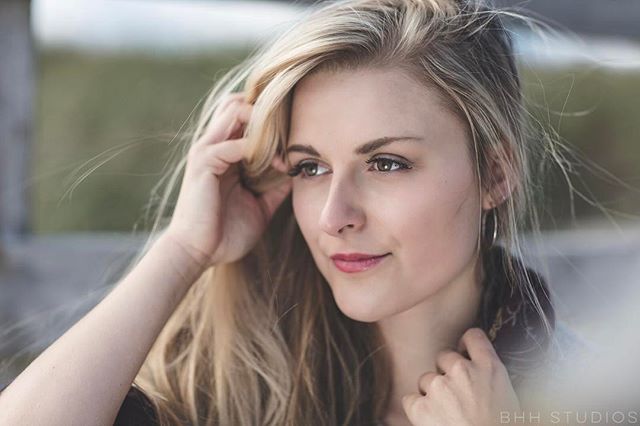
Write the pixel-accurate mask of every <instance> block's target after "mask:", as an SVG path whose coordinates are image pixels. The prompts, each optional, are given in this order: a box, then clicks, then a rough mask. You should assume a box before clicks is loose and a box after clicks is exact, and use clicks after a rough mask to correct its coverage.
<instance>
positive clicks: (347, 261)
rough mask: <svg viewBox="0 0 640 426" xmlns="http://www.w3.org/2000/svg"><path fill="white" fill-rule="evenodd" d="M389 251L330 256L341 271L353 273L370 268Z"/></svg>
mask: <svg viewBox="0 0 640 426" xmlns="http://www.w3.org/2000/svg"><path fill="white" fill-rule="evenodd" d="M390 254H391V253H386V254H383V255H370V254H363V253H337V254H334V255H333V256H331V260H333V264H334V265H336V268H338V269H339V270H341V271H342V272H347V273H354V272H362V271H366V270H368V269H371V268H373V267H375V266H376V265H378V264H379V263H380V262H382V261H383V260H384V259H385V258H386V257H387V256H389V255H390Z"/></svg>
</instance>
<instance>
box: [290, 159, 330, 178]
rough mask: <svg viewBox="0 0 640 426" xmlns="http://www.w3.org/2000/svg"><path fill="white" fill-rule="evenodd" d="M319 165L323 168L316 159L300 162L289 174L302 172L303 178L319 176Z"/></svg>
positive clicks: (294, 174)
mask: <svg viewBox="0 0 640 426" xmlns="http://www.w3.org/2000/svg"><path fill="white" fill-rule="evenodd" d="M318 167H320V168H322V166H320V165H319V164H318V163H316V162H315V161H305V162H301V163H298V164H297V165H296V166H295V167H294V168H293V169H291V170H290V171H289V176H297V175H299V174H300V173H302V178H303V179H304V178H308V177H315V176H318V174H317V172H318Z"/></svg>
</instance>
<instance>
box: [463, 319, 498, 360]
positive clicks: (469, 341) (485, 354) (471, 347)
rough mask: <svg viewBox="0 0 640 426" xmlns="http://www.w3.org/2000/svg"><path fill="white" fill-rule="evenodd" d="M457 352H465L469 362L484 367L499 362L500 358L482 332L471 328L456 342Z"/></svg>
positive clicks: (476, 328)
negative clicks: (469, 359)
mask: <svg viewBox="0 0 640 426" xmlns="http://www.w3.org/2000/svg"><path fill="white" fill-rule="evenodd" d="M458 351H459V352H465V351H466V352H467V353H468V354H469V358H471V361H474V362H478V363H480V364H483V365H486V364H490V363H494V362H496V361H498V362H500V357H498V354H497V353H496V350H495V348H494V347H493V344H492V343H491V341H490V340H489V337H488V336H487V335H486V333H485V332H484V330H482V329H481V328H478V327H472V328H470V329H468V330H467V331H465V332H464V334H463V335H462V337H461V338H460V341H459V342H458Z"/></svg>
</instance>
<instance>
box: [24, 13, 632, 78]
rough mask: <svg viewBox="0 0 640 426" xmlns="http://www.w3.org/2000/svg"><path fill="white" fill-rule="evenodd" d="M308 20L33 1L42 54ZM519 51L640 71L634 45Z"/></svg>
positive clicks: (163, 47) (233, 33)
mask: <svg viewBox="0 0 640 426" xmlns="http://www.w3.org/2000/svg"><path fill="white" fill-rule="evenodd" d="M304 12H305V9H304V8H303V7H300V6H294V5H290V4H283V3H278V2H260V1H240V0H235V1H231V0H226V1H215V0H209V1H207V0H179V1H178V0H33V11H32V21H33V28H34V33H35V37H36V40H37V42H38V43H39V44H40V45H42V46H44V47H54V46H57V47H65V48H70V49H78V50H83V49H84V50H91V51H108V52H111V51H117V52H119V51H144V52H146V53H152V54H185V53H189V52H203V51H204V52H207V51H215V50H216V49H220V47H234V46H240V47H244V46H248V45H254V44H256V43H260V42H261V41H264V40H266V39H268V38H269V37H270V36H271V35H273V34H274V33H277V32H279V31H282V30H284V29H286V28H287V27H288V26H290V25H292V24H293V23H294V22H295V21H296V19H299V18H300V17H302V16H303V14H304ZM516 50H517V53H518V55H520V56H521V58H522V59H523V60H525V61H528V62H530V63H544V64H546V65H549V66H553V65H559V66H563V65H567V64H568V63H572V62H573V63H576V62H577V63H589V62H596V63H597V64H598V65H600V66H604V67H612V68H634V69H636V68H637V69H640V43H638V42H632V41H628V40H620V39H613V38H602V37H600V38H596V37H588V38H587V37H581V38H575V37H570V36H561V37H551V38H549V39H546V40H542V39H540V38H539V37H538V36H534V35H533V34H530V33H526V32H519V33H518V36H517V38H516Z"/></svg>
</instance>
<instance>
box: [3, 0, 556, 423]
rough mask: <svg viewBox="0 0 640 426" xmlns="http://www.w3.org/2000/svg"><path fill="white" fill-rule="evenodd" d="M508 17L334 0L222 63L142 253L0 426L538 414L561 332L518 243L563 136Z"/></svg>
mask: <svg viewBox="0 0 640 426" xmlns="http://www.w3.org/2000/svg"><path fill="white" fill-rule="evenodd" d="M506 16H514V14H512V13H508V12H505V11H500V10H494V9H491V8H489V7H487V6H485V5H483V4H482V3H480V2H475V1H462V0H349V1H340V2H333V3H329V4H327V5H324V6H322V7H320V8H318V9H314V10H313V11H311V12H310V13H309V14H308V16H306V17H305V19H303V20H302V21H301V22H300V23H299V24H298V25H296V26H294V27H292V28H291V29H290V30H289V31H287V32H286V33H284V34H282V35H280V36H279V37H278V38H277V39H276V40H275V41H274V42H273V43H270V44H268V45H265V47H264V48H262V49H261V50H260V51H258V52H257V53H256V54H254V55H252V56H251V57H250V58H248V59H247V60H246V61H245V62H243V63H242V64H241V65H239V66H237V67H236V68H234V69H232V70H231V71H230V72H229V73H227V74H226V75H225V76H224V77H223V78H222V79H220V80H219V81H218V82H217V83H216V85H215V86H214V87H213V88H212V91H211V93H210V94H209V96H208V98H207V101H206V103H205V104H204V105H203V108H202V112H201V116H200V119H199V120H198V122H197V123H196V125H195V128H194V129H193V132H192V134H191V143H190V144H189V145H188V146H186V149H185V155H184V157H183V158H182V159H181V160H180V161H179V163H178V164H177V167H176V168H175V170H174V171H173V173H172V174H171V175H170V176H168V179H166V181H165V183H166V191H165V195H164V197H163V199H162V202H161V205H160V206H159V210H158V215H157V218H156V221H155V225H154V227H153V229H152V231H153V232H152V238H151V239H150V241H149V243H148V244H147V246H146V247H145V249H144V250H143V251H142V254H141V256H140V258H139V259H137V260H136V262H134V264H133V265H132V268H131V269H130V270H129V271H127V273H126V275H125V277H124V278H123V279H122V281H121V282H120V283H119V284H118V285H117V286H116V287H115V288H114V290H113V291H112V292H111V293H110V294H109V295H108V296H107V297H106V298H105V299H104V300H103V301H102V302H101V303H100V304H99V305H97V306H96V307H95V308H94V309H93V310H92V311H91V312H90V313H89V314H87V315H86V316H85V317H84V318H83V319H82V320H80V321H79V322H78V323H77V324H75V325H74V326H73V327H72V328H71V329H70V330H69V331H68V332H67V333H65V334H64V335H63V336H62V337H61V338H60V339H58V340H57V341H56V342H55V343H54V344H53V345H51V346H50V347H49V348H48V349H47V350H45V351H44V352H43V353H42V354H41V355H40V356H39V357H38V358H37V359H36V360H35V361H33V363H31V365H29V367H27V368H26V369H25V371H24V372H23V373H22V374H20V375H19V376H18V377H17V378H16V379H15V380H14V381H13V383H12V384H11V385H9V386H8V387H7V388H6V390H5V391H4V392H3V394H2V395H1V396H0V423H1V424H29V425H37V424H46V425H58V424H60V425H63V424H64V425H69V424H81V425H93V424H95V425H98V424H99V425H106V424H112V423H113V422H114V420H115V421H116V423H117V424H137V425H145V424H162V425H172V424H192V425H258V424H264V425H372V424H386V425H394V426H395V425H423V424H440V425H442V424H450V425H462V424H474V425H476V424H477V425H494V424H497V423H499V420H498V417H497V416H498V413H499V412H500V411H511V412H514V411H518V410H520V409H521V408H523V407H524V405H525V402H524V401H522V399H523V396H524V394H525V392H524V390H525V389H526V384H527V381H528V379H529V378H531V377H533V376H534V374H535V372H536V371H537V369H538V367H539V366H540V365H543V361H544V360H545V359H547V356H548V353H549V351H548V348H550V347H551V342H552V340H553V339H554V325H555V321H554V310H553V306H552V304H551V303H550V300H549V297H548V289H547V286H546V284H545V282H544V280H543V279H542V278H541V277H540V276H539V275H538V274H537V273H536V272H534V271H533V270H531V269H529V268H527V267H525V266H524V265H523V264H522V262H521V261H520V258H521V257H522V252H521V243H520V236H519V233H520V231H521V230H522V229H524V228H526V229H528V230H533V231H535V230H537V229H538V227H537V216H536V211H535V208H534V207H535V200H534V197H533V195H534V192H537V190H538V189H539V188H537V186H536V181H535V176H533V175H532V172H533V170H534V168H533V167H532V164H534V163H535V164H536V165H539V164H541V162H542V161H544V160H545V158H544V157H543V156H542V155H543V154H544V153H545V152H550V151H551V150H550V149H549V147H548V146H545V145H544V144H548V143H552V141H550V140H549V139H547V138H541V139H533V138H528V137H527V115H526V111H525V109H524V107H523V100H522V93H521V86H520V80H519V76H518V70H517V68H516V65H515V63H514V55H513V51H512V44H511V40H510V37H509V33H508V31H507V30H506V29H505V27H504V22H503V19H504V18H505V17H506ZM180 177H182V181H181V182H182V183H181V185H180V188H179V192H178V191H176V189H178V188H177V183H178V182H179V181H180ZM176 194H177V202H176V204H175V208H174V209H173V213H172V214H171V215H169V214H167V213H168V212H169V211H170V208H171V207H172V205H173V197H174V196H175V195H176ZM132 383H133V386H132Z"/></svg>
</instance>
